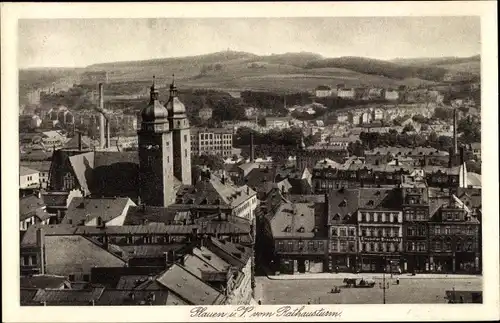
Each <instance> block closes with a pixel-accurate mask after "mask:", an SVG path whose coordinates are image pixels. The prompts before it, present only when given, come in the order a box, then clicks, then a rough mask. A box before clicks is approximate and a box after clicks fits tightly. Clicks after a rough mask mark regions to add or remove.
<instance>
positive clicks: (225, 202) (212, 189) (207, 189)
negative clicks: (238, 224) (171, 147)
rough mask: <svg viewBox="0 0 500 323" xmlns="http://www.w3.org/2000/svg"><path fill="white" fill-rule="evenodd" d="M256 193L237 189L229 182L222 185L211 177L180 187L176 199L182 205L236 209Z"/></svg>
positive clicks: (245, 187)
mask: <svg viewBox="0 0 500 323" xmlns="http://www.w3.org/2000/svg"><path fill="white" fill-rule="evenodd" d="M255 194H256V192H255V191H254V190H252V189H250V188H249V187H247V186H246V185H245V186H241V187H237V186H235V185H233V184H231V183H229V182H227V181H226V182H225V183H222V181H221V179H219V178H217V177H216V176H213V175H211V176H210V179H204V180H201V181H199V182H198V183H196V184H195V185H189V186H188V185H185V186H182V187H181V188H180V189H179V191H178V192H177V199H182V203H178V202H177V203H176V204H194V205H216V206H218V205H220V206H221V207H236V206H238V205H240V204H241V203H243V202H244V201H246V200H248V198H250V197H251V196H253V195H255Z"/></svg>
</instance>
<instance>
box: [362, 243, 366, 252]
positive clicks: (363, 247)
mask: <svg viewBox="0 0 500 323" xmlns="http://www.w3.org/2000/svg"><path fill="white" fill-rule="evenodd" d="M361 251H363V252H365V251H366V243H362V244H361Z"/></svg>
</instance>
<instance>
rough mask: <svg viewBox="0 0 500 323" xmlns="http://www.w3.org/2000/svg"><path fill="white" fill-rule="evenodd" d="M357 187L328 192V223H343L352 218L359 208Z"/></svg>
mask: <svg viewBox="0 0 500 323" xmlns="http://www.w3.org/2000/svg"><path fill="white" fill-rule="evenodd" d="M359 197H360V191H359V190H358V189H339V190H335V191H330V192H329V193H328V223H329V224H332V223H344V222H349V221H350V220H352V219H353V217H352V215H355V214H356V211H357V210H358V208H359Z"/></svg>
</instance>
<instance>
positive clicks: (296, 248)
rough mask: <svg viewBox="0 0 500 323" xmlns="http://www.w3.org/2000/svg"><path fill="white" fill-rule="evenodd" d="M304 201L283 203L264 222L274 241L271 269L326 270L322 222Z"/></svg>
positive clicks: (325, 246)
mask: <svg viewBox="0 0 500 323" xmlns="http://www.w3.org/2000/svg"><path fill="white" fill-rule="evenodd" d="M318 220H319V218H317V217H316V216H315V210H314V208H312V207H310V206H309V204H306V203H290V202H289V201H284V202H282V203H281V204H280V205H279V207H277V208H276V210H275V212H274V214H272V215H271V216H269V217H268V218H267V219H266V221H265V225H264V233H263V234H267V235H269V236H270V240H271V241H273V242H274V243H273V248H274V262H273V263H272V264H271V267H272V269H275V270H277V271H279V272H282V273H288V274H294V273H305V272H311V273H317V272H323V271H324V270H325V269H326V266H325V263H326V260H327V254H328V240H327V235H326V232H325V227H326V226H325V224H324V223H321V221H318Z"/></svg>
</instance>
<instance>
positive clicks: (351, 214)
mask: <svg viewBox="0 0 500 323" xmlns="http://www.w3.org/2000/svg"><path fill="white" fill-rule="evenodd" d="M358 202H359V190H356V189H354V190H348V189H342V188H341V189H338V190H331V191H329V192H328V193H327V194H325V203H326V207H327V215H328V240H329V248H328V249H329V250H328V269H329V271H330V272H332V271H336V270H337V269H338V270H342V271H351V270H352V269H353V268H355V266H356V258H357V254H358V241H357V240H358V232H357V231H358V225H357V213H356V212H357V210H358Z"/></svg>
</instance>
